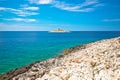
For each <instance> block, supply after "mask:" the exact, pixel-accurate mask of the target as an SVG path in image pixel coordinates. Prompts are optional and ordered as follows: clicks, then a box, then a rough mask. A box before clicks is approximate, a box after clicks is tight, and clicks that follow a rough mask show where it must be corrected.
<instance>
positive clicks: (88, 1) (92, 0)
mask: <svg viewBox="0 0 120 80" xmlns="http://www.w3.org/2000/svg"><path fill="white" fill-rule="evenodd" d="M99 4H100V3H99V2H98V0H85V2H83V3H81V4H77V5H73V4H67V3H65V2H60V1H54V2H53V7H56V8H59V9H61V10H67V11H72V12H89V11H93V10H94V9H95V7H98V5H99ZM96 5H97V6H96ZM99 6H101V5H99ZM102 6H103V5H102Z"/></svg>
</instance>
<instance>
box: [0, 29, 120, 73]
mask: <svg viewBox="0 0 120 80" xmlns="http://www.w3.org/2000/svg"><path fill="white" fill-rule="evenodd" d="M118 36H120V31H116V32H92V31H91V32H87V31H86V32H70V33H48V32H0V74H2V73H5V72H8V71H9V70H12V69H15V68H19V67H21V66H25V65H27V64H30V63H32V62H35V61H40V60H44V59H48V58H51V57H54V56H57V55H60V54H61V52H62V50H64V49H66V48H70V47H73V46H77V45H80V44H86V43H89V42H94V41H97V40H102V39H107V38H114V37H118Z"/></svg>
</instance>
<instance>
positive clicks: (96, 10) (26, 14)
mask: <svg viewBox="0 0 120 80" xmlns="http://www.w3.org/2000/svg"><path fill="white" fill-rule="evenodd" d="M57 28H62V29H65V30H74V31H120V0H0V31H47V30H53V29H57Z"/></svg>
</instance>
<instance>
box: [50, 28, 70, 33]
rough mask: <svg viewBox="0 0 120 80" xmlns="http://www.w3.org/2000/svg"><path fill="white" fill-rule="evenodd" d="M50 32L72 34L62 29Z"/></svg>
mask: <svg viewBox="0 0 120 80" xmlns="http://www.w3.org/2000/svg"><path fill="white" fill-rule="evenodd" d="M49 32H55V33H65V32H70V31H67V30H62V29H60V28H58V29H57V30H51V31H49Z"/></svg>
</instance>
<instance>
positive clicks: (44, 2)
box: [30, 0, 53, 4]
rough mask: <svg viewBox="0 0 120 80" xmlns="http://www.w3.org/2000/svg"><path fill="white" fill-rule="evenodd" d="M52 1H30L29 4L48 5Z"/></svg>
mask: <svg viewBox="0 0 120 80" xmlns="http://www.w3.org/2000/svg"><path fill="white" fill-rule="evenodd" d="M52 1H53V0H30V3H36V4H50V3H52Z"/></svg>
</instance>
